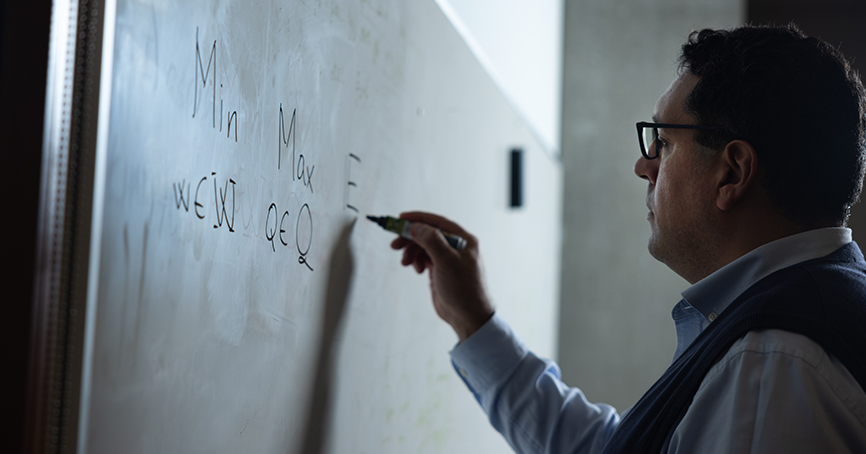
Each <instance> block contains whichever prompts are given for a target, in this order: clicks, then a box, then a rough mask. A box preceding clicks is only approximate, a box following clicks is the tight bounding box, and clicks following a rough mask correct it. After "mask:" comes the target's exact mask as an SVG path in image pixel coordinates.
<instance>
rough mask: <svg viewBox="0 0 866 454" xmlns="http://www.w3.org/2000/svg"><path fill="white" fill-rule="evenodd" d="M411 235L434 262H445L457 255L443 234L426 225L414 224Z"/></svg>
mask: <svg viewBox="0 0 866 454" xmlns="http://www.w3.org/2000/svg"><path fill="white" fill-rule="evenodd" d="M410 233H411V234H412V238H413V239H414V240H415V242H416V243H418V245H419V246H420V247H421V248H422V249H424V252H426V253H427V255H429V256H430V258H431V259H432V260H433V261H434V262H435V261H437V260H444V259H446V258H447V257H448V256H450V255H454V254H456V253H457V251H455V250H454V249H453V248H452V247H451V246H450V245H449V244H448V242H447V241H446V240H445V237H444V236H443V235H442V232H440V231H439V230H437V229H435V228H433V227H430V226H429V225H427V224H425V223H422V222H418V223H416V224H412V227H411V228H410Z"/></svg>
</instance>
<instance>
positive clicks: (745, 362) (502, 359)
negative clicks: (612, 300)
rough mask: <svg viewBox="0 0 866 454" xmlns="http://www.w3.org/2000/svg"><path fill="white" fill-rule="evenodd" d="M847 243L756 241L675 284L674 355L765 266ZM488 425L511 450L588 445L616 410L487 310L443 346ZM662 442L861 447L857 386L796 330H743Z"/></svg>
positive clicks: (746, 449) (865, 406) (863, 432)
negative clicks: (453, 343)
mask: <svg viewBox="0 0 866 454" xmlns="http://www.w3.org/2000/svg"><path fill="white" fill-rule="evenodd" d="M849 242H851V231H850V230H849V229H847V228H827V229H818V230H812V231H808V232H804V233H800V234H797V235H792V236H789V237H786V238H782V239H780V240H777V241H774V242H771V243H768V244H765V245H763V246H761V247H759V248H757V249H755V250H753V251H751V252H749V253H748V254H746V255H744V256H742V257H740V258H739V259H737V260H735V261H734V262H731V263H730V264H728V265H726V266H725V267H723V268H721V269H719V270H718V271H716V272H715V273H713V274H711V275H710V276H708V277H706V278H705V279H703V280H701V281H700V282H697V283H696V284H694V285H693V286H691V287H689V288H688V289H686V290H685V291H683V293H682V296H683V299H682V300H681V301H680V302H679V303H677V305H676V306H675V307H674V309H673V311H672V316H673V319H674V322H675V324H676V330H677V350H676V352H675V354H674V359H676V358H677V357H678V356H679V355H680V354H682V352H683V351H684V350H685V349H686V348H687V347H688V346H689V344H691V343H692V341H694V339H695V338H696V337H697V336H698V335H699V334H700V333H701V331H703V330H704V329H705V328H706V327H707V326H709V324H710V323H712V321H713V320H715V318H716V316H717V315H718V314H720V313H722V311H724V310H725V308H726V307H727V306H728V305H729V304H730V303H731V302H733V300H734V299H735V298H736V297H737V296H739V295H740V294H741V293H742V292H743V291H745V290H746V289H748V288H749V287H750V286H752V285H753V284H755V283H756V282H757V281H759V280H760V279H762V278H763V277H765V276H767V275H768V274H770V273H772V272H774V271H777V270H780V269H782V268H786V267H788V266H791V265H794V264H796V263H799V262H802V261H805V260H810V259H813V258H818V257H823V256H825V255H827V254H830V253H831V252H833V251H835V250H836V249H838V248H840V247H842V246H844V245H845V244H847V243H849ZM451 359H452V362H453V364H454V368H455V369H456V370H457V372H458V373H459V374H460V376H461V377H462V378H463V381H464V382H465V383H466V385H467V386H468V387H469V389H470V391H472V393H473V394H474V395H475V398H476V399H477V400H478V402H479V403H480V404H481V406H482V408H483V409H484V411H485V412H486V413H487V415H488V417H489V419H490V422H491V424H492V425H493V427H494V428H496V430H498V431H499V432H500V433H502V434H503V436H505V438H506V440H507V441H508V443H509V444H510V445H511V446H512V448H514V450H515V451H516V452H519V453H597V452H600V451H601V450H602V448H603V447H604V444H605V443H606V442H607V440H608V439H609V438H610V436H611V434H612V433H613V431H614V430H615V429H616V427H617V425H619V422H620V420H621V416H620V415H619V414H618V413H617V411H616V409H614V408H613V407H611V406H609V405H605V404H594V403H591V402H589V401H588V400H587V399H586V397H585V396H584V394H583V392H581V391H580V389H578V388H570V387H568V386H567V385H565V384H564V383H563V382H562V381H561V380H560V371H559V367H558V366H557V365H556V363H554V362H553V361H550V360H547V359H543V358H539V357H537V356H535V355H534V354H533V353H532V352H531V351H529V349H528V348H527V347H526V346H525V345H524V344H523V342H521V341H520V339H518V338H517V336H516V335H515V334H514V333H513V332H512V331H511V328H510V327H509V326H508V325H507V324H506V323H505V321H504V320H502V319H501V318H500V317H499V316H498V315H496V314H494V316H493V318H491V319H490V321H488V322H487V323H486V324H485V325H484V326H482V327H481V328H480V329H479V330H478V331H477V332H476V333H475V334H473V335H472V336H471V337H469V338H468V339H466V340H465V341H464V342H462V343H460V344H459V345H457V347H455V348H454V350H453V351H452V352H451ZM662 452H664V453H710V454H712V453H759V452H761V453H764V452H766V453H816V452H866V393H864V391H863V389H862V388H861V387H860V385H859V384H858V383H857V381H856V380H855V379H854V378H853V377H852V376H851V374H850V373H849V372H848V370H847V369H846V368H845V367H844V366H843V365H842V364H841V363H840V362H839V361H838V360H837V359H836V358H835V357H833V356H832V355H829V354H828V353H826V352H825V351H824V350H823V349H822V348H821V347H820V346H819V345H818V344H816V343H815V342H813V341H811V340H810V339H808V338H807V337H805V336H802V335H799V334H795V333H791V332H787V331H781V330H758V331H752V332H749V333H748V334H747V335H746V336H745V337H743V338H742V339H740V340H738V341H737V342H735V343H734V344H733V345H732V346H731V348H730V349H729V350H728V352H727V354H726V355H725V356H724V357H723V358H722V359H721V360H720V361H719V362H718V363H716V364H715V366H713V368H712V369H710V371H709V372H708V373H707V375H706V376H705V377H704V380H703V382H702V383H701V386H700V388H699V389H698V392H697V394H696V395H695V398H694V400H693V401H692V404H691V406H690V407H689V410H688V411H687V413H686V415H685V416H684V417H683V419H682V421H680V423H679V425H678V426H677V427H676V429H675V430H674V432H673V434H672V436H671V438H670V439H669V440H668V442H667V443H666V445H665V447H664V448H663V449H662Z"/></svg>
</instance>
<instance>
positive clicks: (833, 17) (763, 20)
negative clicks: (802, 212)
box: [746, 0, 866, 245]
mask: <svg viewBox="0 0 866 454" xmlns="http://www.w3.org/2000/svg"><path fill="white" fill-rule="evenodd" d="M746 20H747V21H748V22H751V23H753V24H769V23H773V24H775V25H785V24H787V23H789V22H794V23H795V24H797V25H798V26H799V27H800V29H801V30H803V32H804V33H806V34H807V35H809V36H814V37H816V38H820V39H822V40H824V41H826V42H828V43H830V44H832V45H834V46H836V48H838V49H839V50H841V51H842V53H843V54H845V56H846V57H848V59H849V60H850V61H851V63H852V64H853V66H854V68H855V69H856V70H857V72H859V73H860V79H861V80H863V74H866V2H864V1H863V0H821V1H816V0H751V1H749V2H747V5H746ZM863 198H864V197H861V199H863ZM848 226H849V227H851V229H852V230H853V232H854V240H855V241H857V242H858V243H859V244H861V245H866V204H864V203H858V204H856V205H854V207H853V208H852V209H851V219H850V220H849V221H848Z"/></svg>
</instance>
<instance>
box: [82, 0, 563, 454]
mask: <svg viewBox="0 0 866 454" xmlns="http://www.w3.org/2000/svg"><path fill="white" fill-rule="evenodd" d="M108 10H109V11H111V9H110V8H109V9H108ZM113 19H114V22H113V25H114V28H113V30H114V33H113V36H108V37H107V39H109V40H112V39H113V41H112V45H113V50H111V49H110V47H107V49H109V50H111V52H108V53H107V56H108V57H109V58H110V59H111V64H110V65H107V66H106V65H104V66H103V68H111V70H110V74H103V75H102V80H103V83H105V84H110V86H107V87H106V88H107V89H106V90H103V93H104V95H103V99H102V100H101V102H102V103H104V105H108V106H110V109H109V110H108V113H107V115H108V117H107V118H108V121H107V124H102V123H101V124H100V127H101V128H103V129H102V133H103V134H107V142H106V146H105V147H104V149H100V150H98V153H99V156H98V159H99V160H100V162H102V163H103V164H104V165H103V167H102V168H99V167H98V170H97V179H98V181H97V183H96V185H95V186H96V187H97V191H96V195H95V198H96V200H95V205H97V206H99V207H101V208H100V209H97V210H95V212H96V213H97V217H98V218H97V219H96V220H95V223H96V225H98V229H97V230H95V231H98V232H100V235H99V238H98V239H97V241H98V247H96V248H95V249H94V250H95V251H96V252H95V254H96V255H97V257H96V258H98V260H94V261H92V263H95V264H96V265H95V266H96V269H95V270H92V272H95V273H96V274H95V276H97V278H96V279H97V284H96V288H97V292H96V297H95V303H94V305H93V307H91V308H90V310H92V311H93V316H92V317H91V318H90V319H89V320H90V322H89V323H88V326H87V330H88V336H89V338H90V339H92V341H91V342H90V343H89V344H88V345H89V347H88V348H87V350H86V352H85V371H84V377H85V379H84V380H83V387H82V396H83V404H82V413H81V421H80V434H79V443H80V444H79V446H82V447H83V448H84V450H85V451H86V452H94V453H114V452H129V453H138V452H141V453H151V452H183V453H194V452H203V453H204V452H208V453H212V452H224V453H234V452H257V453H259V452H280V453H285V452H291V453H294V452H329V453H349V452H352V453H362V452H366V453H405V452H421V453H427V452H429V453H433V452H446V451H449V452H502V451H503V450H505V449H507V446H506V445H505V443H504V441H503V440H502V439H501V437H500V436H499V435H498V434H496V433H495V431H494V430H493V429H492V428H490V427H489V424H488V423H487V421H486V417H485V416H484V414H483V412H482V411H481V409H480V407H479V406H478V405H477V403H476V402H475V401H474V400H473V399H472V397H471V394H470V393H469V392H468V391H467V390H466V388H465V386H464V385H463V383H462V382H461V380H460V379H459V377H458V376H457V375H456V374H455V373H454V372H453V370H452V368H451V365H450V362H449V358H448V354H447V352H448V350H449V349H451V348H452V347H453V345H454V344H455V342H456V337H455V336H454V334H453V333H452V332H451V331H450V328H449V327H448V326H447V325H445V324H444V323H443V322H441V321H440V320H438V319H437V318H436V316H435V313H434V311H433V309H432V307H431V305H430V300H429V294H428V286H427V278H426V276H418V275H416V274H415V273H414V272H412V271H410V270H408V269H403V268H401V267H400V266H399V254H397V253H395V252H393V251H391V250H390V248H389V247H388V244H389V243H390V241H391V239H392V235H391V234H390V233H388V232H385V231H383V230H381V229H380V228H379V227H378V226H376V225H375V224H373V223H370V222H368V221H367V220H366V219H365V218H364V216H365V215H366V214H374V215H383V214H397V213H399V212H400V211H404V210H410V209H423V210H428V211H434V212H439V213H443V214H445V215H447V216H449V217H451V218H453V219H455V220H457V221H458V222H460V223H462V224H463V225H464V226H465V227H466V228H467V229H469V230H470V231H472V232H474V233H475V234H476V235H477V236H479V237H480V238H481V247H482V254H483V257H484V259H485V265H486V274H487V276H488V286H489V288H490V293H491V295H492V298H493V300H494V304H495V305H496V306H497V308H498V310H499V311H500V313H502V314H503V315H504V316H505V317H506V318H508V319H510V320H511V321H512V323H513V325H514V327H515V329H516V330H517V332H518V333H519V334H521V335H522V336H523V338H524V339H525V340H526V341H527V342H528V343H529V344H530V345H531V346H533V347H534V348H535V350H536V351H538V352H539V353H541V354H543V355H548V356H554V355H555V353H556V352H555V349H554V342H555V339H556V331H555V326H556V323H555V320H556V315H557V309H556V305H557V303H558V294H557V291H558V282H559V245H560V242H561V238H560V236H561V231H560V226H559V224H560V213H561V206H560V205H561V202H562V200H561V185H562V181H561V180H562V175H561V173H562V171H561V165H560V163H559V162H557V161H555V160H553V159H551V157H550V156H549V155H547V154H546V153H545V152H544V151H543V150H542V148H541V145H540V144H539V143H538V142H537V141H536V140H535V139H534V136H533V134H532V132H531V131H530V130H529V129H528V128H527V126H526V124H525V123H524V122H523V121H522V120H521V116H520V115H518V114H517V113H516V112H514V111H513V110H512V109H511V108H510V107H509V104H508V103H507V102H506V101H505V99H504V98H503V96H502V94H501V93H500V92H499V91H498V90H497V89H496V87H495V85H494V84H493V83H492V82H491V80H490V78H489V76H488V75H487V74H486V73H485V72H484V71H483V69H482V68H481V66H480V65H479V64H478V62H477V61H476V60H475V59H474V58H473V56H472V54H471V52H470V51H469V50H468V48H467V47H466V45H465V43H463V42H462V41H461V39H460V37H459V36H458V34H457V33H456V32H455V31H454V29H453V27H452V26H451V24H450V23H449V22H448V20H447V19H446V17H445V16H444V15H443V14H442V12H441V10H440V9H439V7H438V6H437V5H436V3H434V2H432V1H413V2H402V1H396V0H394V1H387V0H385V1H379V0H362V1H358V2H348V1H336V2H327V1H288V0H286V1H276V0H274V1H238V0H235V1H211V2H192V1H187V2H169V1H165V0H150V1H134V0H118V1H117V2H116V14H115V15H114V17H113ZM106 29H107V30H111V29H112V28H111V27H107V28H106ZM106 128H107V130H106ZM513 147H520V148H522V149H523V150H524V154H525V157H524V160H525V172H526V174H525V182H524V187H525V195H524V201H525V202H524V203H525V206H524V207H522V208H520V209H511V208H509V207H508V196H509V186H508V185H509V180H508V175H509V169H508V162H509V152H510V150H511V149H512V148H513Z"/></svg>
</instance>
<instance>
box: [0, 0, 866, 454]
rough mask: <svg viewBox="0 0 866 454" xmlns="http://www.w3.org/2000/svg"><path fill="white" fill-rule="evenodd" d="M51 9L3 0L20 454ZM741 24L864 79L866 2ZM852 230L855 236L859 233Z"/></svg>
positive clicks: (6, 408)
mask: <svg viewBox="0 0 866 454" xmlns="http://www.w3.org/2000/svg"><path fill="white" fill-rule="evenodd" d="M50 15H51V3H50V1H47V0H28V1H24V0H18V1H6V0H0V151H2V158H3V166H2V168H0V169H3V170H0V171H2V172H3V173H4V174H5V175H3V184H2V188H3V190H4V192H5V196H4V197H2V205H0V206H2V213H3V214H2V215H0V224H2V226H3V227H2V230H0V233H2V238H3V242H2V244H3V249H2V250H3V254H2V257H3V259H4V262H5V263H3V264H2V270H3V271H2V273H0V275H2V276H3V277H2V284H3V286H2V293H0V295H2V296H0V301H2V314H3V315H2V317H0V344H2V350H0V355H2V356H0V358H2V367H0V369H2V370H3V373H2V374H0V377H2V382H0V389H2V393H0V411H2V413H0V440H2V441H0V443H2V444H0V451H3V452H10V453H14V452H21V451H22V447H23V436H24V421H25V414H26V410H27V404H26V398H27V383H28V373H29V371H28V358H29V348H30V344H31V335H32V333H31V325H32V321H31V313H32V310H33V284H34V282H33V278H34V272H35V256H36V225H37V219H38V208H39V189H40V186H39V176H40V172H41V169H40V166H41V157H42V127H43V122H44V107H45V84H46V74H47V70H48V65H47V63H48V40H49V26H50V18H51V16H50ZM746 20H747V21H748V22H752V23H758V24H765V23H775V24H777V25H783V24H787V23H788V22H795V23H796V24H798V25H799V26H800V27H801V28H802V29H803V31H804V32H805V33H806V34H808V35H811V36H816V37H819V38H821V39H823V40H825V41H827V42H829V43H831V44H833V45H835V46H837V47H839V48H840V49H841V50H842V52H843V53H844V54H845V55H846V56H847V57H848V58H850V59H852V60H853V64H854V66H855V68H857V70H858V71H859V72H860V73H861V74H864V73H866V2H862V1H859V0H822V1H821V2H816V1H814V0H752V1H749V2H747V6H746ZM849 224H850V226H851V227H852V228H853V229H854V232H855V234H854V237H855V239H858V238H859V239H861V243H863V244H866V205H863V204H858V205H855V207H854V209H853V210H852V216H851V221H850V223H849ZM857 232H860V233H859V234H858V233H857Z"/></svg>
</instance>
